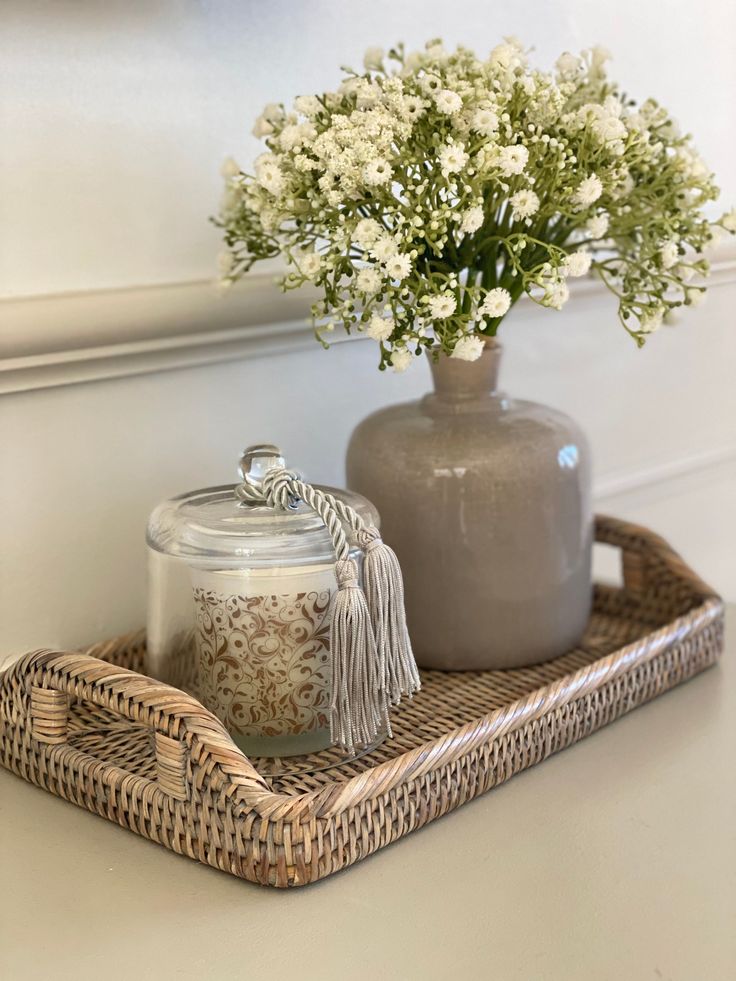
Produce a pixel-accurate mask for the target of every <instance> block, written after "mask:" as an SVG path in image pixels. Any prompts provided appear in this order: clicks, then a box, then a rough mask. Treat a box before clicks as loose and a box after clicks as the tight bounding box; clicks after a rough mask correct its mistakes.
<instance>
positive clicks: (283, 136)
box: [279, 123, 304, 150]
mask: <svg viewBox="0 0 736 981" xmlns="http://www.w3.org/2000/svg"><path fill="white" fill-rule="evenodd" d="M303 136H304V131H303V129H302V127H301V126H299V125H298V124H297V123H290V124H289V125H288V126H284V128H283V129H282V130H281V132H280V133H279V146H280V147H282V148H283V149H284V150H292V149H293V148H294V147H295V146H296V145H297V143H300V142H301V141H302V139H303Z"/></svg>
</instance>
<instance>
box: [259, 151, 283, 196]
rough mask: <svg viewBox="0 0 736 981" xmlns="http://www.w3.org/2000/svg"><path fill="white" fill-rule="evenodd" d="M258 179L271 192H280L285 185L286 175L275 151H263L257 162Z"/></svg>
mask: <svg viewBox="0 0 736 981" xmlns="http://www.w3.org/2000/svg"><path fill="white" fill-rule="evenodd" d="M255 171H256V179H257V181H258V183H259V184H260V185H261V187H265V189H266V190H267V191H270V192H271V194H279V193H280V192H281V191H282V190H283V187H284V175H283V173H282V172H281V168H280V167H279V165H278V162H277V160H276V157H275V156H274V154H273V153H262V154H261V156H260V157H258V158H257V160H256V162H255Z"/></svg>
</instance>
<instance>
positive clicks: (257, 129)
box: [251, 116, 273, 140]
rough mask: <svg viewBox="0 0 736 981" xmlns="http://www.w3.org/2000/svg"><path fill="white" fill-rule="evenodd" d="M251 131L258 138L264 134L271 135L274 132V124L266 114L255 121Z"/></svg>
mask: <svg viewBox="0 0 736 981" xmlns="http://www.w3.org/2000/svg"><path fill="white" fill-rule="evenodd" d="M251 133H252V134H253V136H255V138H256V139H257V140H260V139H262V138H263V137H264V136H270V135H271V133H273V126H272V125H271V123H269V121H268V120H267V119H266V118H265V117H264V116H259V117H258V118H257V119H256V121H255V122H254V123H253V129H252V130H251Z"/></svg>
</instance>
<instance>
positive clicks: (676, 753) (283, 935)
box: [0, 611, 736, 981]
mask: <svg viewBox="0 0 736 981" xmlns="http://www.w3.org/2000/svg"><path fill="white" fill-rule="evenodd" d="M735 625H736V611H731V616H730V627H731V632H730V635H729V642H728V644H727V653H726V656H725V657H724V658H723V660H722V663H721V664H720V665H719V666H718V667H716V668H714V669H712V670H710V671H708V672H706V673H705V674H704V675H701V676H700V677H698V678H696V679H694V680H693V681H691V682H689V683H688V684H686V685H683V686H682V687H680V688H678V689H675V690H674V691H672V692H670V693H669V694H667V695H664V696H663V697H661V698H659V699H657V700H656V701H655V702H653V703H652V704H650V705H649V706H646V707H644V708H641V709H638V710H637V711H635V712H633V713H632V714H631V715H629V716H627V717H625V718H624V719H622V720H620V721H618V722H616V723H615V724H613V725H611V726H609V727H607V728H606V729H604V730H602V731H601V732H599V733H597V734H596V735H594V736H592V737H591V738H589V739H586V740H584V741H583V742H582V743H578V744H577V745H575V746H573V747H572V748H570V749H568V750H565V752H563V753H560V754H558V755H557V756H554V757H552V758H551V759H550V760H548V761H547V762H545V763H544V764H542V765H541V766H538V767H535V768H534V769H532V770H529V771H527V772H526V773H523V774H521V775H519V776H517V777H515V778H514V779H513V780H511V781H510V782H509V783H508V784H506V785H504V786H502V787H499V788H497V789H496V790H494V791H492V792H491V793H490V794H488V795H487V796H486V797H484V798H481V799H480V800H478V801H475V802H473V803H471V804H469V805H466V806H465V807H463V808H461V809H460V810H459V811H457V812H455V813H454V814H451V815H449V816H447V817H445V818H443V819H442V820H440V821H438V822H436V823H434V824H432V825H430V826H429V827H427V828H426V829H424V830H423V831H420V832H418V833H416V834H414V835H412V836H410V837H409V838H407V839H405V840H402V841H400V842H398V843H397V844H395V845H393V846H392V847H390V848H388V849H386V850H384V851H382V852H380V853H379V854H377V855H375V856H373V857H372V858H369V859H368V860H366V861H365V862H363V863H361V864H360V865H358V866H356V867H354V868H352V869H348V870H347V871H346V872H343V873H341V874H340V875H337V876H333V877H332V878H331V879H327V880H326V881H324V882H322V883H319V884H317V885H314V886H311V887H308V888H306V889H301V890H294V891H291V892H278V891H276V890H271V889H265V888H261V887H258V886H253V885H251V884H249V883H246V882H241V881H238V880H237V879H234V878H231V877H230V876H227V875H225V874H223V873H221V872H217V871H215V870H212V869H208V868H205V867H204V866H201V865H197V864H196V863H195V862H192V861H190V860H188V859H184V858H179V857H178V856H175V855H173V854H171V853H170V852H167V851H165V850H164V849H162V848H160V847H158V846H156V845H154V844H152V843H150V842H148V841H145V840H143V839H141V838H137V837H135V836H134V835H132V834H131V833H130V832H127V831H124V830H122V829H120V828H118V827H116V826H113V825H110V824H108V823H107V822H105V821H103V820H102V819H100V818H98V817H95V816H93V815H91V814H89V813H87V812H86V811H82V810H80V809H78V808H75V807H74V806H72V805H71V804H68V803H65V802H64V801H61V800H58V799H55V798H53V797H51V796H49V795H48V794H46V793H44V792H43V791H41V790H38V789H36V788H34V787H31V786H29V785H28V784H25V783H23V781H21V780H19V779H18V778H17V777H14V776H12V775H11V774H9V773H6V772H5V771H2V770H0V863H1V864H0V978H1V979H2V981H26V979H28V981H30V979H34V981H35V979H44V981H64V979H67V978H69V979H72V978H74V979H75V981H84V979H93V978H94V979H105V981H108V979H109V981H115V979H123V978H126V979H148V978H156V979H160V981H169V979H198V981H204V979H218V981H219V979H231V978H237V979H240V978H244V979H245V978H259V977H267V978H269V979H274V981H277V979H280V978H289V979H292V978H299V979H304V981H311V979H320V981H327V979H332V978H341V979H343V978H344V979H347V981H362V979H369V978H370V979H372V981H373V979H387V981H393V979H401V981H403V979H408V981H414V979H422V981H424V979H427V981H435V979H437V981H454V979H465V978H469V979H494V981H496V979H497V981H515V979H520V981H556V979H560V981H562V979H564V981H609V979H610V981H638V979H653V981H661V979H669V981H733V979H734V978H736V777H735V776H734V766H735V761H736V664H734V661H736V643H735V642H734V639H735V638H736V630H735V629H734V627H735Z"/></svg>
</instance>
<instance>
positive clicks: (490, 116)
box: [470, 109, 498, 136]
mask: <svg viewBox="0 0 736 981" xmlns="http://www.w3.org/2000/svg"><path fill="white" fill-rule="evenodd" d="M470 128H471V129H472V130H473V131H474V132H475V133H480V135H481V136H493V135H494V134H495V133H497V132H498V116H497V115H496V113H495V112H494V111H493V110H492V109H476V110H475V112H474V113H473V115H472V116H471V119H470Z"/></svg>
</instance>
